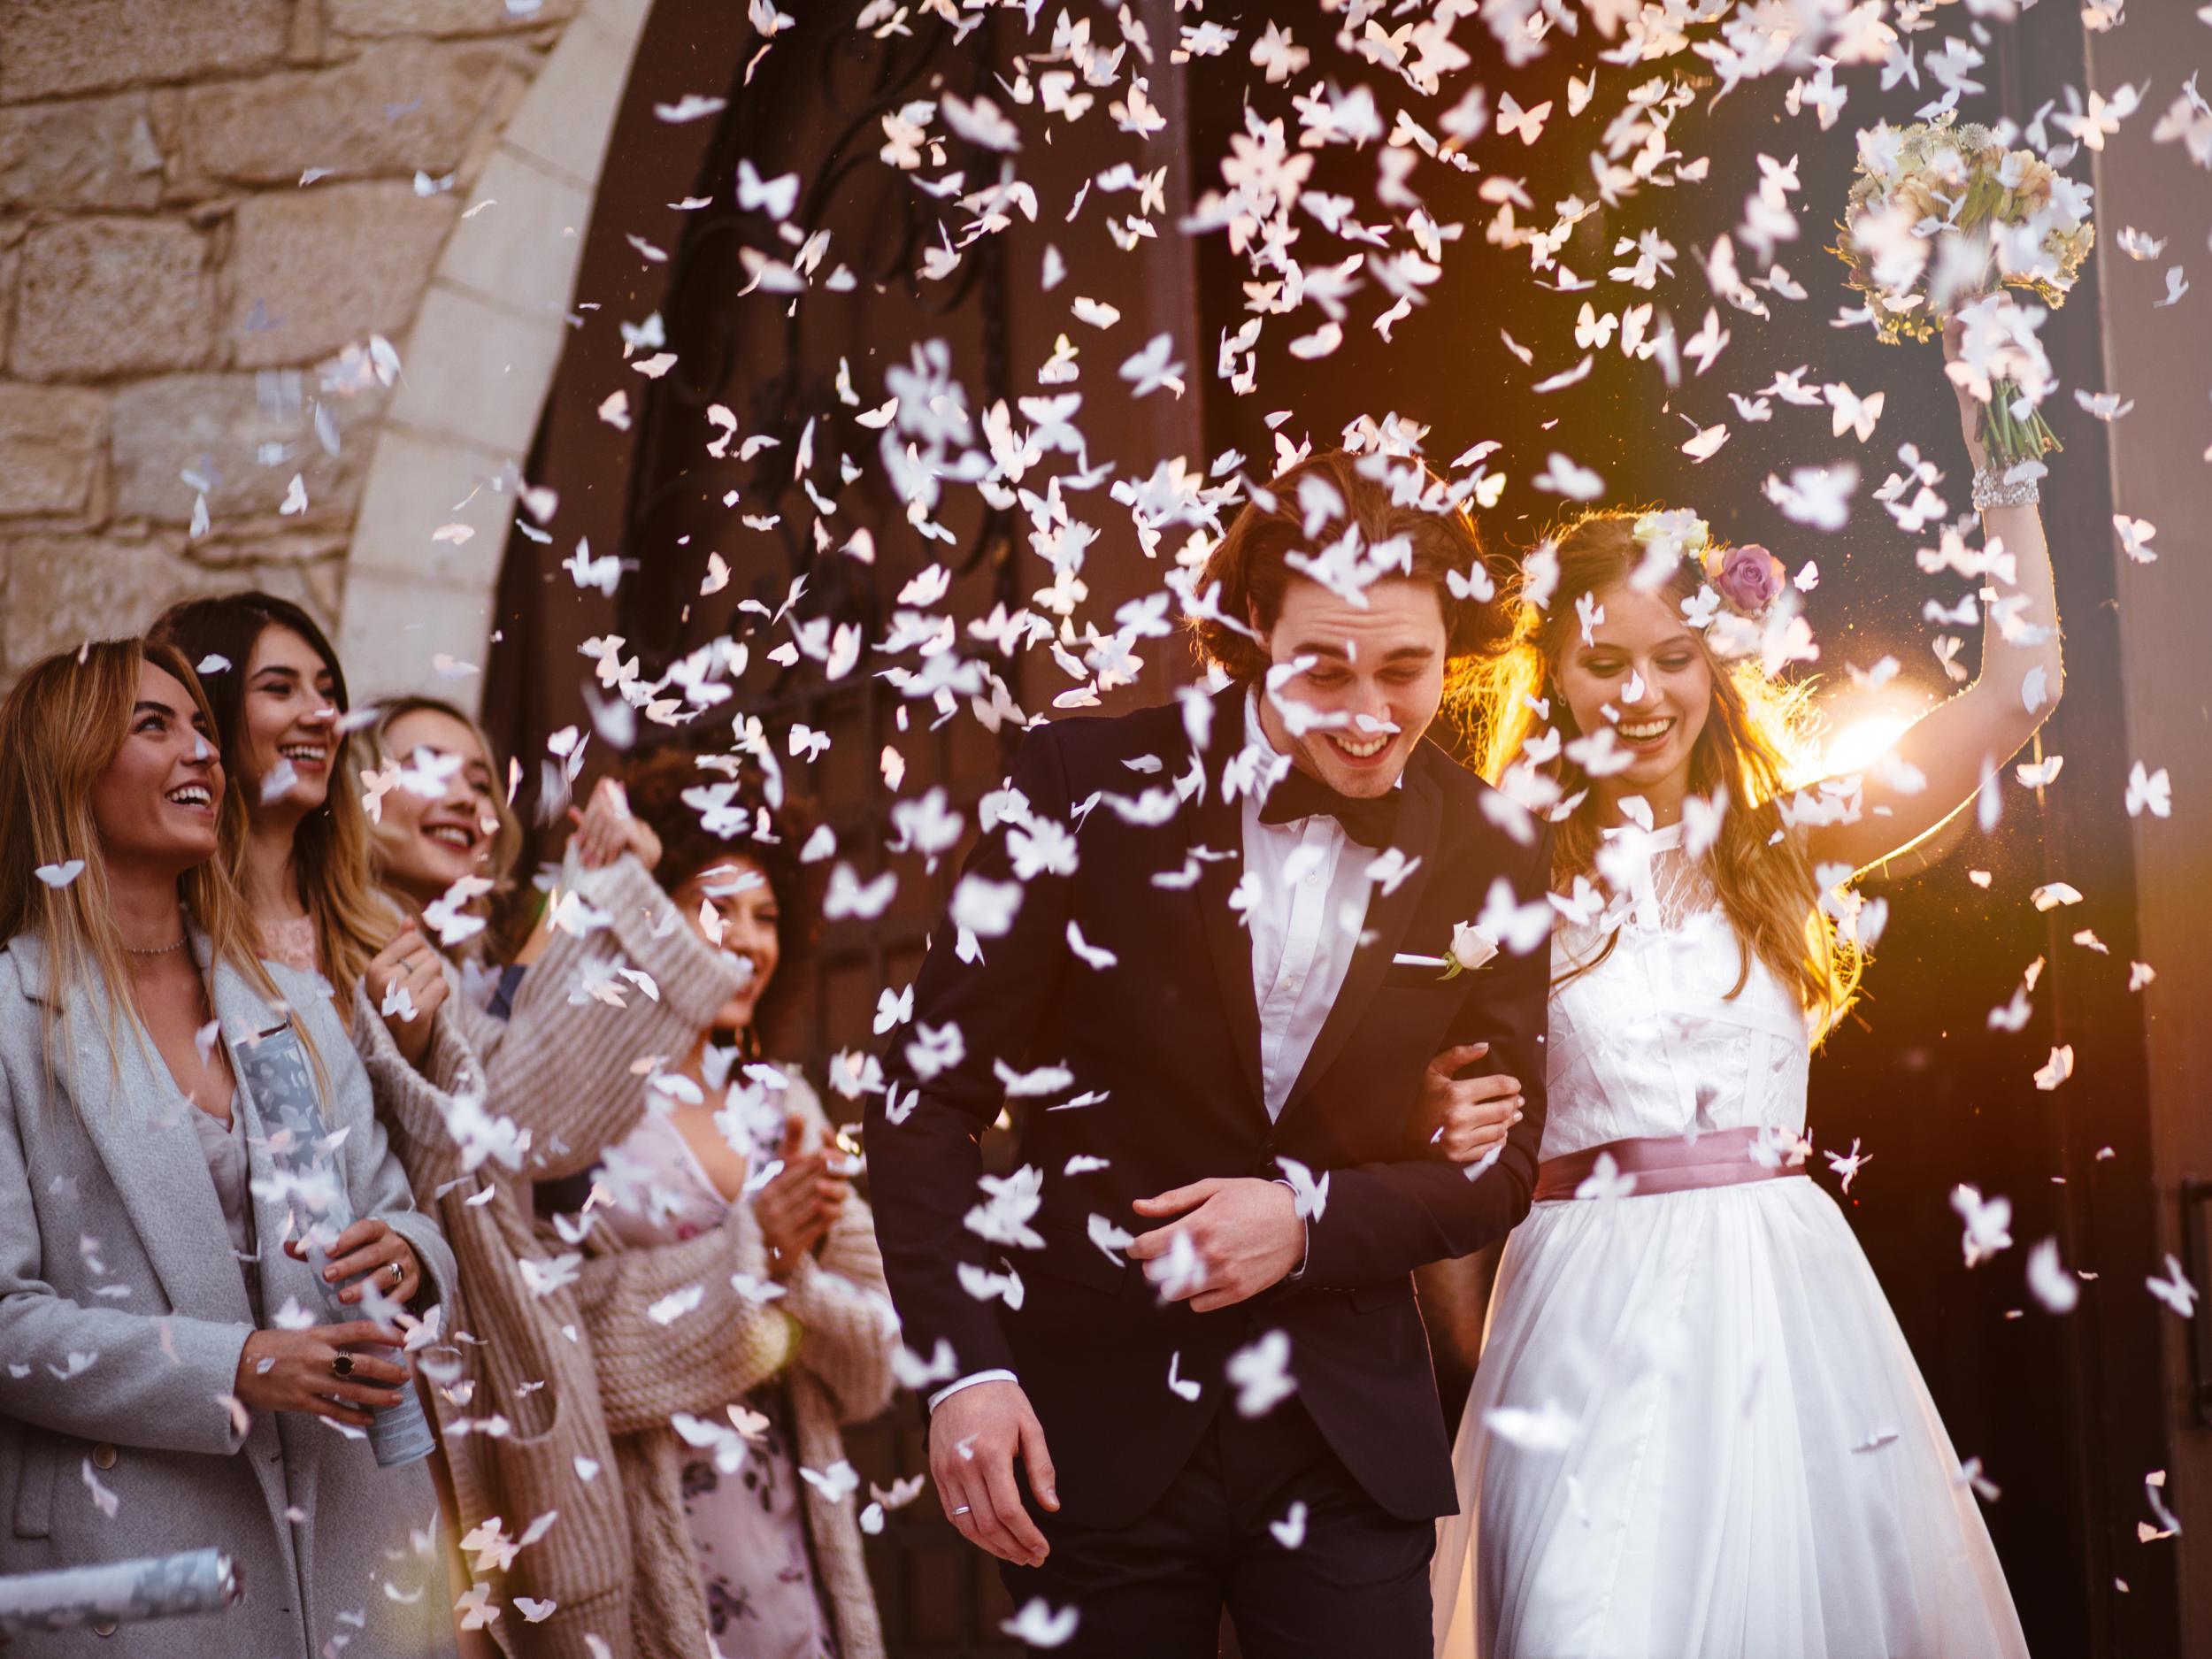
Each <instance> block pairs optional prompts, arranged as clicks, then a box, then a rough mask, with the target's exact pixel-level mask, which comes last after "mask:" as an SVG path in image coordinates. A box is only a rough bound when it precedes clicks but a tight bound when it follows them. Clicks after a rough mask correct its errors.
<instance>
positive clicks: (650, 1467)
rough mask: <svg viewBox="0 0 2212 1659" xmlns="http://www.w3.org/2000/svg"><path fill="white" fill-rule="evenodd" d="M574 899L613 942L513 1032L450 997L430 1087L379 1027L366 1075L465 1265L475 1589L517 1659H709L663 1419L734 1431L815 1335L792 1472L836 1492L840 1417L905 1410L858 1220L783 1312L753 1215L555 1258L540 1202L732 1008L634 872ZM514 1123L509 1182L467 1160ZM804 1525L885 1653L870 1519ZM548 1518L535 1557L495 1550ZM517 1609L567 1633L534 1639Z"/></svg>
mask: <svg viewBox="0 0 2212 1659" xmlns="http://www.w3.org/2000/svg"><path fill="white" fill-rule="evenodd" d="M567 876H568V879H572V881H573V882H574V883H575V885H576V887H577V888H578V890H579V892H580V895H582V896H583V897H585V898H586V899H588V901H589V902H590V903H591V904H592V905H593V906H595V908H596V909H598V910H602V911H603V912H605V913H606V915H607V916H608V918H609V920H608V923H607V926H605V927H604V928H603V929H600V930H598V931H595V932H593V933H590V934H588V935H587V936H585V937H582V938H577V937H575V936H573V935H572V934H569V933H565V932H561V931H556V933H554V935H553V938H552V941H551V942H550V943H549V946H548V948H547V949H546V950H545V952H544V954H543V955H542V956H540V957H539V959H538V960H537V961H536V962H535V963H534V964H533V965H532V967H531V969H530V971H529V972H528V973H527V974H526V975H525V976H524V979H523V982H522V987H521V990H520V993H519V995H518V997H517V998H516V1002H515V1006H514V1010H513V1012H512V1015H511V1018H509V1019H508V1020H506V1021H501V1020H499V1019H497V1018H495V1017H493V1016H491V1015H489V1014H488V1013H485V1012H484V1011H483V1010H480V1009H479V1008H477V1007H476V1006H475V1004H474V1003H473V1002H470V1001H469V1000H468V999H466V998H465V997H462V996H451V997H449V998H448V999H447V1001H446V1003H445V1008H444V1010H442V1012H441V1015H440V1018H438V1020H437V1022H436V1025H435V1027H434V1033H433V1044H432V1048H431V1052H430V1054H429V1055H428V1056H426V1059H425V1061H424V1064H423V1067H422V1070H421V1071H420V1072H418V1071H416V1070H415V1069H414V1068H413V1067H411V1066H409V1065H408V1064H406V1062H405V1061H404V1060H403V1058H402V1057H401V1056H400V1055H399V1053H398V1050H397V1049H396V1047H394V1046H393V1045H392V1043H391V1041H390V1038H389V1036H388V1034H387V1033H385V1032H384V1029H383V1023H382V1021H381V1020H380V1019H377V1018H367V1019H365V1020H364V1021H362V1022H361V1023H362V1024H363V1025H365V1026H366V1027H368V1028H369V1032H368V1036H369V1043H368V1046H369V1049H370V1052H369V1054H368V1055H367V1056H366V1058H367V1059H368V1061H369V1064H370V1070H371V1075H372V1078H373V1080H374V1081H375V1082H376V1084H377V1092H378V1099H379V1104H380V1107H381V1108H382V1109H383V1110H385V1113H386V1117H387V1127H388V1132H389V1133H391V1134H392V1137H393V1140H394V1143H395V1145H396V1148H398V1150H399V1153H400V1156H401V1157H402V1159H403V1161H404V1162H405V1164H406V1165H407V1170H408V1174H409V1177H410V1179H411V1181H412V1182H413V1184H414V1187H415V1192H416V1197H417V1202H419V1203H420V1204H422V1205H423V1207H424V1208H426V1209H427V1210H434V1212H435V1213H436V1214H437V1216H438V1217H439V1220H440V1222H441V1223H442V1225H443V1227H444V1229H445V1233H446V1236H447V1239H448V1240H449V1241H450V1242H451V1244H452V1246H453V1249H454V1253H455V1256H456V1258H457V1261H458V1263H459V1265H460V1281H461V1286H462V1290H461V1296H460V1299H459V1302H458V1305H457V1306H456V1307H449V1310H448V1312H449V1316H450V1317H451V1319H452V1325H451V1329H452V1330H453V1331H454V1332H455V1333H457V1339H456V1345H455V1353H454V1356H453V1357H454V1358H455V1359H456V1360H457V1364H458V1368H459V1373H460V1375H459V1380H458V1381H457V1382H449V1383H448V1384H447V1385H446V1386H444V1387H443V1388H442V1389H441V1390H440V1391H439V1394H438V1404H439V1408H440V1418H441V1429H442V1439H443V1440H444V1443H445V1448H446V1451H447V1455H448V1457H449V1463H450V1466H451V1468H452V1471H453V1480H454V1487H455V1494H456V1497H457V1502H458V1503H459V1506H460V1509H461V1513H462V1516H463V1517H464V1525H465V1527H468V1528H471V1529H477V1530H480V1531H482V1532H485V1533H486V1535H487V1537H488V1540H490V1542H491V1544H492V1546H493V1547H492V1548H490V1549H489V1550H488V1551H484V1552H481V1553H479V1554H478V1555H476V1556H475V1558H474V1560H473V1561H472V1567H473V1568H474V1570H475V1571H476V1574H477V1578H478V1580H479V1582H480V1583H483V1584H485V1585H487V1586H488V1587H489V1589H490V1591H491V1593H492V1596H493V1600H494V1604H495V1605H499V1606H501V1607H502V1608H503V1611H502V1614H501V1617H499V1619H498V1620H497V1621H496V1622H495V1624H493V1625H492V1626H491V1629H492V1632H493V1634H494V1635H495V1638H496V1639H497V1640H498V1641H499V1644H500V1646H501V1647H503V1649H505V1650H506V1651H507V1652H508V1653H510V1654H512V1655H517V1656H518V1659H541V1656H542V1659H607V1656H608V1655H611V1656H612V1659H632V1656H634V1659H659V1656H661V1655H670V1656H672V1659H673V1656H678V1655H680V1659H706V1656H707V1655H710V1653H711V1651H712V1648H711V1646H710V1642H709V1639H708V1634H707V1629H706V1624H705V1610H704V1609H705V1596H704V1593H703V1588H702V1586H701V1584H700V1580H699V1575H698V1571H697V1567H696V1563H695V1559H694V1555H693V1551H692V1547H691V1541H690V1538H689V1535H688V1533H687V1531H686V1530H685V1526H684V1520H683V1511H682V1506H681V1500H680V1491H679V1485H678V1482H679V1471H680V1457H679V1455H678V1445H677V1441H676V1437H675V1435H674V1433H673V1431H672V1430H671V1429H670V1427H669V1426H668V1415H669V1413H670V1412H672V1411H678V1410H689V1411H693V1412H695V1413H696V1414H699V1415H706V1414H708V1413H710V1412H714V1413H718V1412H719V1410H720V1409H721V1408H722V1407H723V1406H724V1405H726V1404H727V1403H729V1402H732V1401H735V1400H737V1399H739V1398H741V1396H742V1395H743V1394H746V1393H747V1392H748V1391H749V1390H750V1389H751V1388H753V1387H755V1386H757V1385H758V1384H759V1383H761V1382H763V1381H764V1380H766V1379H769V1378H771V1377H773V1376H775V1375H776V1374H777V1373H778V1372H779V1371H781V1370H782V1369H783V1368H784V1367H785V1365H786V1364H787V1363H788V1362H789V1361H790V1359H791V1357H792V1351H793V1345H794V1336H795V1333H799V1340H798V1353H797V1357H798V1360H799V1366H798V1368H797V1369H795V1371H793V1372H792V1376H791V1386H792V1392H793V1396H794V1400H793V1403H794V1415H795V1418H796V1420H797V1428H798V1436H799V1441H800V1444H799V1448H798V1450H799V1455H800V1457H801V1460H802V1462H803V1463H805V1464H806V1466H808V1467H810V1468H814V1469H826V1468H827V1467H828V1466H829V1465H830V1464H831V1463H834V1462H835V1461H836V1460H837V1458H838V1457H839V1456H841V1455H842V1453H841V1449H839V1445H838V1439H837V1431H836V1425H837V1423H838V1421H839V1420H840V1419H841V1418H842V1419H843V1420H847V1421H850V1420H853V1419H855V1418H857V1417H866V1416H871V1415H872V1414H873V1413H874V1412H875V1411H876V1410H879V1409H881V1406H882V1404H883V1402H884V1400H885V1399H886V1398H887V1396H888V1394H889V1390H890V1386H891V1379H890V1374H889V1369H888V1364H889V1354H890V1351H891V1349H892V1347H893V1346H894V1345H895V1324H894V1323H892V1321H891V1315H890V1310H889V1303H888V1301H887V1299H885V1298H884V1296H883V1294H882V1290H883V1281H882V1271H881V1266H880V1263H879V1261H878V1260H877V1258H876V1255H875V1245H874V1234H873V1229H872V1225H871V1223H870V1222H869V1220H868V1218H867V1216H866V1212H865V1210H863V1209H862V1208H861V1207H860V1206H858V1205H857V1204H855V1205H854V1206H853V1207H852V1208H851V1209H850V1210H848V1213H847V1216H846V1218H845V1221H844V1223H843V1224H841V1226H840V1228H839V1229H838V1231H837V1234H836V1235H835V1236H833V1239H832V1240H830V1241H829V1242H828V1244H827V1246H826V1248H825V1250H824V1252H823V1258H822V1261H821V1262H820V1263H815V1264H803V1265H802V1267H801V1269H800V1271H798V1272H796V1273H795V1274H794V1275H793V1277H792V1279H791V1280H790V1282H789V1287H788V1294H787V1295H786V1296H785V1297H784V1298H783V1299H782V1300H780V1301H779V1302H775V1303H773V1304H772V1305H771V1306H770V1307H768V1308H765V1309H764V1308H761V1307H758V1306H757V1305H755V1304H753V1303H752V1302H748V1301H746V1300H745V1299H743V1298H741V1297H740V1296H739V1295H737V1294H736V1293H735V1292H734V1291H733V1288H732V1287H731V1284H730V1279H731V1276H732V1275H733V1274H734V1273H747V1274H750V1275H752V1276H754V1277H756V1278H757V1277H759V1276H761V1275H762V1274H763V1273H764V1265H765V1263H764V1249H763V1248H762V1245H761V1240H760V1236H759V1232H758V1229H757V1226H756V1225H754V1224H753V1221H752V1215H751V1210H750V1208H749V1206H739V1207H737V1208H736V1209H734V1210H733V1211H732V1214H731V1219H730V1223H729V1224H728V1225H726V1226H725V1227H723V1228H721V1229H718V1230H717V1231H716V1232H713V1233H707V1234H703V1235H702V1236H701V1237H699V1238H697V1239H695V1240H689V1241H687V1243H685V1244H682V1245H680V1246H674V1247H669V1248H657V1249H643V1250H626V1249H624V1248H622V1247H621V1246H620V1244H619V1241H618V1240H614V1239H613V1238H612V1236H611V1233H610V1232H609V1230H608V1229H607V1228H605V1227H603V1226H595V1227H592V1228H591V1229H590V1230H589V1231H588V1233H586V1234H585V1235H584V1237H583V1238H582V1240H580V1241H579V1242H575V1243H571V1242H570V1241H569V1240H565V1239H562V1238H560V1237H558V1236H557V1235H556V1234H555V1233H552V1232H550V1231H547V1232H544V1233H541V1230H540V1228H539V1225H538V1223H537V1218H536V1213H535V1205H534V1197H533V1192H532V1185H533V1182H534V1180H537V1179H555V1178H557V1177H560V1176H564V1175H568V1174H572V1173H575V1172H576V1171H580V1170H585V1169H588V1168H589V1167H591V1165H592V1164H595V1162H596V1161H597V1160H598V1158H599V1156H600V1154H601V1152H602V1150H603V1148H605V1147H607V1146H609V1145H611V1144H613V1143H615V1142H618V1141H621V1140H622V1139H623V1138H625V1137H626V1135H627V1134H628V1133H629V1132H630V1130H631V1129H632V1128H633V1127H634V1125H636V1123H637V1120H638V1118H639V1117H640V1115H641V1113H642V1111H643V1110H644V1106H645V1090H644V1087H643V1084H642V1078H643V1075H644V1074H645V1072H646V1071H649V1069H650V1067H651V1065H652V1064H653V1063H654V1061H656V1060H657V1059H663V1058H666V1057H668V1056H673V1055H678V1054H681V1053H684V1052H687V1050H688V1049H689V1048H690V1047H691V1045H692V1043H693V1042H694V1041H696V1040H697V1037H698V1033H699V1032H700V1031H701V1030H702V1029H703V1028H704V1027H705V1026H706V1025H709V1024H710V1022H711V1020H712V1018H713V1017H714V1015H715V1013H716V1012H717V1011H718V1010H719V1009H720V1008H721V1006H722V1005H723V1003H724V1002H726V1001H727V1000H728V998H729V996H730V995H731V993H732V992H733V990H734V989H735V988H736V986H737V983H738V977H737V972H736V970H735V969H733V967H732V966H731V965H730V961H729V959H728V958H726V957H725V956H723V955H722V954H721V953H719V952H718V951H714V950H712V949H709V948H708V947H707V946H706V945H705V944H703V942H702V941H700V940H699V939H698V937H697V935H696V934H695V933H693V932H692V930H691V928H690V927H689V926H687V925H686V924H685V923H684V922H683V920H682V919H681V918H679V917H677V916H676V915H675V914H674V913H673V911H672V908H671V907H670V905H669V903H668V902H667V899H666V896H665V895H664V894H663V893H662V892H661V890H660V888H659V887H657V885H655V883H654V881H653V879H652V878H651V877H650V876H649V874H648V873H647V872H646V871H645V870H644V868H643V867H642V866H641V865H640V864H637V863H636V862H635V861H634V859H632V858H629V857H627V856H626V857H624V858H622V859H621V860H619V861H618V863H617V864H614V865H612V866H611V867H610V868H609V869H607V870H604V871H600V872H578V871H576V870H575V869H573V868H572V869H571V870H570V871H569V872H567ZM616 965H621V966H626V967H631V968H634V969H637V970H639V971H641V972H643V973H645V974H646V975H648V976H649V979H651V980H652V981H653V986H652V991H651V993H648V992H647V991H646V989H645V987H641V986H638V985H635V984H634V982H631V981H627V980H622V979H611V978H610V977H609V970H610V969H611V967H613V966H616ZM592 987H600V988H601V990H602V991H603V990H604V989H605V988H607V987H611V988H612V989H613V990H614V991H615V992H616V993H617V994H618V995H619V997H620V999H621V1001H622V1002H623V1003H625V1004H626V1006H615V1005H613V1004H612V1003H611V1002H608V1001H606V1000H604V997H603V995H597V994H595V992H594V990H593V988H592ZM362 1011H363V1012H365V1011H366V1010H365V1007H364V1009H363V1010H362ZM792 1092H793V1094H799V1093H801V1091H800V1090H794V1091H792ZM808 1098H809V1100H811V1096H810V1095H809V1097H808ZM816 1114H817V1116H818V1107H817V1108H816ZM499 1119H505V1120H508V1123H507V1125H506V1129H507V1131H508V1133H509V1134H510V1135H512V1134H513V1133H514V1132H526V1133H527V1134H528V1136H529V1142H528V1146H527V1148H526V1149H522V1150H519V1151H518V1149H517V1148H516V1147H515V1146H514V1144H513V1143H512V1141H511V1140H510V1141H509V1144H508V1145H506V1146H505V1147H504V1148H502V1151H503V1154H504V1156H502V1155H501V1153H494V1154H493V1155H491V1156H486V1155H485V1154H484V1152H483V1151H482V1150H481V1147H480V1145H479V1146H478V1147H477V1148H475V1149H472V1145H471V1141H472V1140H473V1141H476V1142H478V1143H481V1142H484V1141H497V1140H498V1138H499V1135H500V1133H501V1130H502V1125H499V1123H498V1121H497V1120H499ZM457 1128H458V1129H460V1130H461V1131H462V1133H459V1134H457V1133H456V1130H457ZM508 1159H512V1160H513V1164H512V1165H511V1164H510V1163H509V1162H508V1161H507V1160H508ZM472 1164H473V1165H474V1167H471V1165H472ZM524 1263H529V1264H530V1266H531V1275H530V1276H529V1277H528V1278H526V1275H525V1273H524V1271H523V1264H524ZM825 1270H826V1271H825ZM533 1281H534V1282H533ZM692 1284H699V1285H701V1286H703V1287H704V1289H705V1291H706V1296H705V1299H704V1300H703V1302H701V1303H700V1305H699V1306H698V1307H697V1308H696V1309H695V1310H693V1311H692V1312H691V1313H689V1314H688V1315H687V1316H685V1317H683V1318H681V1319H680V1320H678V1321H677V1322H676V1324H675V1325H673V1326H672V1327H664V1326H662V1325H657V1324H655V1323H653V1322H651V1321H650V1320H649V1319H648V1318H647V1317H645V1313H644V1310H645V1309H646V1308H647V1307H648V1306H649V1305H650V1304H651V1303H652V1302H656V1301H657V1300H659V1299H660V1298H661V1297H662V1296H664V1295H665V1294H668V1293H669V1292H670V1291H672V1290H675V1289H679V1288H681V1287H683V1286H687V1285H692ZM870 1297H872V1298H873V1301H872V1302H871V1301H870V1300H869V1299H870ZM878 1303H879V1304H880V1312H878V1310H877V1306H876V1304H878ZM785 1309H788V1310H790V1311H789V1313H788V1314H786V1313H785V1312H784V1311H782V1310H785ZM795 1322H796V1324H795ZM864 1356H872V1358H871V1357H864ZM808 1501H809V1519H810V1523H811V1530H812V1532H813V1535H814V1539H815V1543H816V1553H817V1556H818V1560H819V1562H820V1563H821V1568H822V1572H823V1577H824V1579H825V1586H826V1589H827V1590H828V1592H829V1599H830V1601H831V1603H832V1607H833V1614H834V1616H835V1617H836V1619H837V1622H838V1626H839V1634H840V1637H841V1640H842V1642H843V1645H844V1651H845V1655H846V1659H872V1656H873V1655H879V1654H880V1652H881V1641H880V1637H879V1634H878V1630H877V1624H876V1619H875V1612H874V1603H873V1600H872V1596H871V1595H870V1594H869V1591H868V1585H867V1579H866V1573H865V1570H864V1565H863V1563H862V1560H861V1550H860V1543H859V1535H858V1530H857V1525H856V1521H855V1520H854V1517H853V1506H852V1504H851V1502H850V1501H848V1502H846V1503H844V1504H841V1505H837V1506H830V1505H827V1504H826V1503H824V1502H822V1501H821V1499H820V1495H819V1494H818V1492H817V1491H816V1490H815V1488H814V1487H813V1486H812V1485H811V1483H810V1484H809V1486H808ZM549 1515H550V1516H553V1517H556V1518H554V1519H552V1520H551V1521H550V1522H549V1523H548V1524H547V1525H544V1527H543V1530H542V1532H541V1536H540V1537H539V1538H538V1539H536V1540H534V1541H533V1542H532V1543H530V1544H528V1545H526V1546H524V1547H522V1548H519V1549H516V1550H511V1553H510V1551H509V1550H507V1549H503V1548H499V1546H501V1545H506V1546H511V1545H512V1544H513V1543H514V1542H515V1541H516V1540H519V1539H520V1538H521V1537H522V1536H523V1535H524V1534H525V1533H526V1532H527V1531H528V1530H530V1529H531V1528H532V1527H533V1525H534V1524H537V1523H539V1522H541V1520H543V1518H544V1517H548V1516H549ZM494 1522H495V1523H496V1525H491V1523H494ZM503 1555H504V1556H506V1559H504V1560H502V1559H501V1557H502V1556H503ZM521 1597H527V1598H530V1599H532V1600H533V1601H536V1602H549V1603H552V1604H553V1606H552V1610H551V1611H550V1612H549V1613H547V1614H544V1615H543V1616H542V1617H541V1618H540V1619H539V1620H538V1621H536V1622H534V1623H533V1622H525V1621H524V1620H523V1618H522V1616H521V1613H520V1610H519V1609H518V1608H516V1607H515V1606H514V1602H515V1601H516V1599H517V1598H521ZM598 1644H603V1647H602V1646H599V1645H598Z"/></svg>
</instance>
